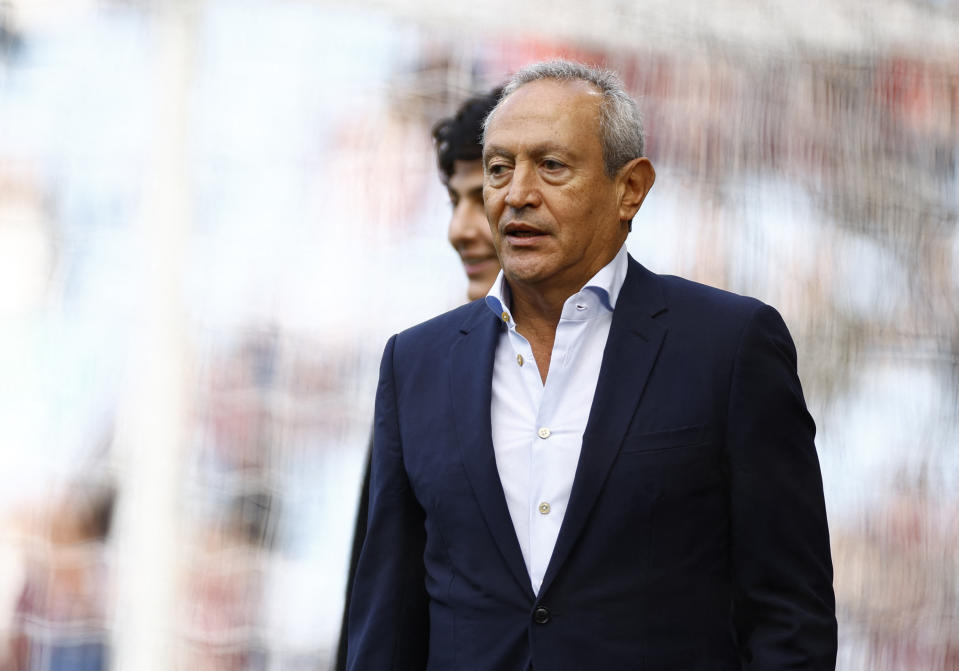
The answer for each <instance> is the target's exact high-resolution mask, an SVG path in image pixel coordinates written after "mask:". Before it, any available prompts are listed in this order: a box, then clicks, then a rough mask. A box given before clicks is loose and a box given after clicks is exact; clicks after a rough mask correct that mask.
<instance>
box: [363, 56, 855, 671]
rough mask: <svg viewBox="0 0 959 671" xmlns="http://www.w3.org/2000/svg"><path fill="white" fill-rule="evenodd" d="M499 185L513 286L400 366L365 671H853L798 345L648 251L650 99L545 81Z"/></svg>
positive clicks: (530, 96) (436, 328)
mask: <svg viewBox="0 0 959 671" xmlns="http://www.w3.org/2000/svg"><path fill="white" fill-rule="evenodd" d="M483 166H484V187H483V194H484V200H485V209H486V215H487V218H488V219H489V222H490V228H491V231H492V234H493V241H494V244H495V246H496V249H497V252H498V255H499V259H500V262H501V263H502V267H503V268H502V273H501V275H500V276H499V278H498V279H497V280H496V282H495V283H494V284H493V288H492V289H491V290H490V292H489V293H488V294H487V296H486V298H485V300H482V301H475V302H473V303H471V304H469V305H467V306H464V307H462V308H459V309H457V310H454V311H452V312H449V313H446V314H445V315H442V316H440V317H437V318H435V319H433V320H431V321H429V322H426V323H424V324H421V325H419V326H416V327H414V328H412V329H410V330H408V331H404V332H403V333H400V334H399V335H397V336H394V337H393V338H391V339H390V341H389V342H388V344H387V346H386V351H385V354H384V357H383V363H382V367H381V371H380V383H379V387H378V390H377V402H376V420H375V431H374V447H373V473H372V485H371V490H370V495H371V500H370V507H371V509H370V517H369V532H368V537H367V541H366V544H365V545H364V548H363V552H362V555H361V558H360V563H359V568H358V573H357V579H356V585H355V588H354V593H353V600H352V606H351V613H350V655H349V657H350V659H349V668H351V669H355V670H357V671H361V670H362V671H370V670H374V669H436V670H439V669H469V670H471V671H472V670H485V669H488V670H490V671H493V670H496V671H503V670H513V669H515V670H517V671H525V670H526V669H529V668H535V669H537V670H538V671H555V670H562V669H577V670H579V669H603V670H604V671H609V670H614V669H677V670H682V671H691V670H695V669H742V668H748V669H831V668H833V667H834V665H835V655H836V620H835V606H834V597H833V591H832V564H831V560H830V554H829V538H828V531H827V526H826V515H825V507H824V503H823V494H822V482H821V476H820V472H819V463H818V460H817V457H816V451H815V446H814V445H813V437H814V433H815V425H814V424H813V421H812V418H811V417H810V416H809V413H808V412H807V410H806V406H805V402H804V400H803V395H802V390H801V388H800V385H799V379H798V377H797V375H796V353H795V348H794V346H793V343H792V341H791V339H790V337H789V333H788V331H787V329H786V326H785V324H784V323H783V321H782V319H781V318H780V316H779V314H778V313H777V312H776V311H775V310H774V309H772V308H771V307H769V306H767V305H764V304H762V303H760V302H759V301H756V300H754V299H750V298H744V297H741V296H736V295H734V294H730V293H726V292H723V291H719V290H716V289H712V288H709V287H706V286H703V285H699V284H695V283H692V282H689V281H686V280H683V279H680V278H676V277H669V276H658V275H654V274H653V273H651V272H649V271H648V270H646V269H645V268H643V267H642V266H641V265H639V264H638V263H637V262H636V261H634V260H633V259H632V258H630V257H629V256H628V255H627V253H626V248H625V240H626V236H627V234H628V232H629V229H630V225H631V221H632V219H633V217H634V215H635V214H636V213H637V211H638V210H639V208H640V206H641V205H642V202H643V199H644V198H645V196H646V194H647V193H648V191H649V189H650V187H651V186H652V184H653V180H654V177H655V175H654V172H653V168H652V165H651V164H650V162H649V160H648V159H646V158H644V157H643V131H642V127H641V124H640V119H639V114H638V112H637V110H636V106H635V103H634V102H633V101H632V100H631V99H630V98H629V96H628V95H626V93H625V92H624V91H623V89H622V86H621V84H620V83H619V81H618V79H617V78H616V77H615V76H614V75H612V73H608V72H602V71H596V70H592V69H589V68H586V67H584V66H580V65H578V64H574V63H569V62H564V61H556V62H550V63H541V64H537V65H533V66H530V67H528V68H526V69H524V70H522V71H520V72H519V73H517V74H516V75H515V76H514V78H513V79H512V80H511V82H510V83H509V84H508V85H507V87H506V89H505V91H504V93H503V96H502V98H501V99H500V101H499V103H498V104H497V106H496V108H495V109H494V110H493V112H492V113H491V114H490V116H489V118H488V119H487V122H486V129H485V135H484V149H483Z"/></svg>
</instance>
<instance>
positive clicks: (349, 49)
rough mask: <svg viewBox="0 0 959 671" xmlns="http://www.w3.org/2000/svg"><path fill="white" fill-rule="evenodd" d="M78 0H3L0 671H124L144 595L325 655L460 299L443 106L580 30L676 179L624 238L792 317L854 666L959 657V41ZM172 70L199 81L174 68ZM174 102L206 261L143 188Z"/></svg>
mask: <svg viewBox="0 0 959 671" xmlns="http://www.w3.org/2000/svg"><path fill="white" fill-rule="evenodd" d="M66 4H67V5H70V8H69V12H68V15H69V16H68V18H69V21H70V22H71V23H70V24H69V25H67V24H66V23H64V22H62V21H59V20H57V19H56V18H50V17H46V18H45V19H44V20H40V19H35V20H34V21H33V22H31V21H28V20H26V19H27V18H29V16H28V15H30V12H29V11H26V10H24V9H23V8H24V6H25V5H24V3H14V2H11V0H0V285H2V286H3V287H4V290H3V291H0V380H2V381H3V382H2V383H0V427H3V429H2V434H3V435H2V436H0V472H2V473H4V475H5V478H4V492H2V493H0V669H2V670H3V671H7V670H8V669H9V670H10V671H14V670H16V671H20V670H26V669H30V670H37V671H40V670H42V671H75V670H76V671H80V670H83V671H86V670H88V669H89V670H94V669H106V668H110V667H111V665H112V666H113V668H123V665H122V662H121V661H118V660H122V659H128V658H129V657H126V656H125V655H128V654H129V650H130V649H135V648H136V647H137V645H138V639H137V638H136V636H137V635H138V634H137V631H139V630H134V629H132V628H130V626H128V625H130V622H131V621H132V620H131V619H130V618H128V617H127V615H128V614H129V613H130V612H131V609H136V608H137V607H138V606H139V605H140V604H141V603H148V602H149V603H151V604H154V605H153V606H151V608H153V610H152V611H151V612H152V613H153V615H151V617H154V618H155V621H153V626H154V627H155V631H156V632H157V636H160V637H162V640H163V641H164V645H163V646H162V647H163V649H164V650H165V651H166V654H167V655H168V657H167V658H166V660H165V662H166V663H169V666H167V667H162V666H160V667H158V668H191V669H194V670H195V671H219V670H228V669H229V670H234V669H235V670H246V669H250V670H253V669H316V668H327V667H328V665H329V664H330V663H331V658H332V654H333V649H334V646H335V639H336V636H337V634H338V630H339V625H340V614H341V609H342V601H343V589H344V584H345V579H346V572H347V563H348V555H349V545H350V539H351V534H352V529H353V521H354V519H353V516H354V514H355V511H356V504H357V501H358V499H359V492H360V479H361V473H362V469H363V461H364V458H365V450H366V447H367V443H368V438H369V428H370V418H371V416H372V399H373V392H374V387H375V379H376V367H377V363H378V360H379V354H380V352H381V349H382V346H383V343H384V342H385V340H386V338H387V337H388V336H389V335H390V334H391V333H393V332H395V331H397V330H399V329H401V328H404V327H406V326H408V325H410V324H412V323H415V322H417V321H420V320H422V319H423V318H426V317H428V316H430V315H432V314H435V313H437V312H439V311H441V310H444V309H447V308H449V307H452V306H454V305H456V304H458V303H459V302H460V301H461V300H462V298H463V296H464V295H465V292H466V281H465V279H464V278H463V277H462V269H461V267H460V265H459V263H458V262H457V260H456V258H455V255H454V253H453V251H452V250H450V249H449V246H448V243H447V241H446V238H445V235H446V225H447V222H448V220H449V218H450V210H449V207H448V204H447V203H448V200H449V198H448V195H447V193H446V189H445V188H444V187H443V185H442V184H441V182H440V179H439V173H438V172H437V168H436V166H435V159H434V153H433V152H434V149H433V146H432V144H431V135H430V131H431V128H432V127H433V124H434V123H435V122H436V121H437V120H438V119H440V118H442V117H445V116H448V115H450V114H451V113H452V112H453V111H454V110H455V109H456V107H457V106H458V105H459V104H460V103H461V102H462V101H463V100H464V99H465V98H467V97H468V96H469V95H471V94H474V93H477V92H480V91H486V90H489V89H490V88H491V87H492V86H494V85H496V84H498V83H500V82H501V81H502V80H503V79H504V78H505V76H506V75H507V74H508V73H509V72H511V71H512V70H514V69H515V68H517V67H518V66H520V65H522V64H524V63H527V62H529V61H533V60H539V59H542V58H544V57H548V56H552V55H560V54H561V55H564V56H567V57H572V58H578V59H581V60H584V61H589V62H602V63H606V64H607V65H609V66H610V67H612V68H614V69H616V70H618V71H619V72H620V73H621V74H622V75H623V78H624V80H625V82H626V84H627V86H628V87H629V88H630V89H631V90H632V92H633V93H634V94H635V95H636V97H637V98H638V99H639V101H640V103H641V105H642V107H643V109H644V110H645V116H646V125H647V128H648V129H649V143H648V151H649V155H650V157H651V159H652V161H653V163H654V164H655V165H656V168H657V172H658V173H659V174H660V179H659V180H658V182H657V185H656V187H655V188H654V190H653V192H652V193H651V195H650V197H649V199H648V202H647V205H644V208H643V210H642V213H641V215H640V217H639V218H638V220H637V222H636V225H635V228H634V232H633V233H632V234H631V236H630V241H629V242H628V245H629V249H630V252H631V253H632V254H633V255H634V256H635V257H636V258H638V259H639V260H641V261H642V262H643V263H644V264H645V265H647V266H648V267H650V268H652V269H653V270H655V271H657V272H666V273H675V274H678V275H683V276H686V277H690V278H692V279H695V280H699V281H703V282H706V283H709V284H713V285H715V286H720V287H723V288H727V289H730V290H733V291H737V292H740V293H746V294H751V295H754V296H757V297H759V298H761V299H763V300H766V301H768V302H771V303H773V304H776V305H777V306H779V307H780V308H781V310H782V312H783V315H784V318H785V319H786V321H787V323H788V324H789V327H790V330H791V331H792V333H793V334H794V336H795V338H796V342H797V348H798V350H799V360H800V366H801V369H800V375H801V378H802V381H803V386H804V390H805V393H806V397H807V402H808V403H809V406H810V409H811V411H812V414H813V416H814V417H815V418H816V420H817V424H818V425H819V434H818V440H817V445H818V448H819V450H820V459H821V461H822V464H823V475H824V480H825V487H826V501H827V508H828V511H829V515H830V524H831V529H832V541H833V560H834V564H835V572H836V580H835V586H836V593H837V600H838V606H839V623H840V666H839V668H842V669H869V670H870V671H872V670H876V671H882V670H886V669H888V670H893V669H909V670H912V669H928V670H948V669H959V563H957V561H959V560H957V557H959V496H957V494H956V492H957V491H959V482H957V480H959V365H957V363H959V233H957V222H959V169H957V168H959V166H957V163H959V51H954V52H952V53H938V52H935V51H932V52H930V51H924V50H923V49H922V36H919V35H917V36H913V37H912V42H911V43H904V44H902V45H900V46H899V47H898V48H893V47H889V46H882V47H881V48H880V47H877V48H876V49H874V50H872V51H869V50H866V51H862V50H857V51H851V50H850V51H849V52H843V51H841V50H840V51H836V50H832V51H830V50H817V49H811V48H804V47H803V46H802V45H797V46H795V47H793V48H787V49H783V50H781V51H777V52H775V53H772V52H768V51H758V47H754V46H750V44H748V42H744V43H742V44H740V45H738V46H737V45H736V44H735V42H734V41H730V40H725V39H721V36H718V37H717V40H716V41H715V43H712V44H704V43H696V44H691V43H686V42H683V39H682V37H676V38H675V40H676V44H675V46H676V48H674V49H660V48H655V49H653V48H644V47H642V46H640V45H637V46H636V48H635V49H633V50H624V49H621V48H617V49H611V48H607V47H604V46H603V45H601V44H600V45H597V44H595V43H592V42H590V43H586V42H585V41H578V40H577V39H576V38H575V34H576V32H575V30H572V31H571V32H570V35H572V36H570V35H566V36H564V37H562V38H558V37H547V36H543V35H515V36H512V37H502V36H500V35H496V36H492V35H483V34H471V33H469V34H468V33H467V31H466V30H465V29H464V28H463V27H461V26H460V27H457V26H451V27H449V29H448V30H445V31H444V30H436V27H435V26H430V25H427V24H422V23H417V22H416V21H414V20H409V19H401V18H396V17H390V16H387V15H383V14H379V13H377V14H374V13H370V12H364V11H362V10H349V11H348V10H346V9H344V8H340V9H337V8H336V7H334V6H332V5H329V3H325V4H324V3H316V4H310V3H300V4H298V5H297V4H296V3H285V4H284V3H280V4H277V3H268V2H253V3H245V5H244V7H243V8H242V9H239V8H237V7H235V6H233V5H232V4H231V3H228V2H213V1H210V2H207V3H197V7H202V9H197V11H196V12H195V13H190V14H189V16H186V17H185V18H184V17H182V16H178V15H177V16H174V17H172V18H170V17H168V16H166V15H165V14H164V12H162V11H159V10H156V9H154V10H148V9H147V8H146V6H147V5H149V3H136V2H103V3H93V2H91V3H88V4H84V3H73V4H71V3H66ZM185 4H188V3H185ZM880 4H882V3H880ZM291 5H295V6H291ZM947 5H948V3H946V5H944V9H943V10H942V11H943V12H947V14H944V17H945V18H944V19H943V20H950V21H953V22H955V24H956V25H957V26H959V17H956V16H955V15H954V12H953V14H948V12H950V11H953V10H951V9H950V6H947ZM65 20H66V19H64V21H65ZM169 30H173V31H174V33H175V34H176V35H177V38H176V39H175V40H172V41H170V40H169V38H168V35H169ZM165 31H166V32H165ZM183 44H186V45H189V48H188V49H187V50H186V53H182V52H181V51H179V50H180V49H181V47H182V45H183ZM171 45H173V46H171ZM177 45H180V46H177ZM168 49H170V50H172V53H171V52H170V51H167V50H168ZM171 56H176V57H178V58H173V60H172V61H171V60H170V59H171ZM171 62H172V65H170V63H171ZM158 63H161V64H165V65H164V67H167V66H169V67H173V68H182V70H183V71H184V72H183V73H181V74H183V75H184V76H182V77H173V78H171V79H170V80H169V81H171V82H173V83H172V84H171V85H172V86H180V87H183V88H182V89H181V90H177V91H169V90H164V89H153V88H151V86H153V84H151V82H154V81H156V80H154V79H153V75H154V74H155V72H156V70H155V68H156V67H157V64H158ZM320 63H322V64H323V66H320V65H318V64H320ZM167 81H168V80H165V79H161V80H160V82H161V83H160V84H156V86H157V87H159V86H160V85H161V84H162V85H164V86H165V85H166V84H163V82H167ZM177 96H180V98H182V99H185V100H187V101H189V102H188V104H187V105H186V106H185V108H184V109H168V107H165V106H164V104H163V101H164V100H165V99H168V98H171V97H172V98H177ZM169 124H173V125H177V127H181V126H182V128H183V132H182V133H181V134H180V135H179V136H177V137H180V139H181V141H182V143H183V147H182V152H181V154H182V156H181V158H182V159H183V163H182V165H179V164H178V167H177V168H176V170H178V171H180V172H182V173H183V184H181V185H180V186H179V187H177V188H178V189H179V194H180V196H182V197H183V199H184V202H186V203H187V204H188V206H187V208H186V209H187V212H186V215H185V216H186V218H187V221H188V223H189V225H186V224H184V230H185V231H186V233H185V235H184V237H183V238H171V239H169V240H167V241H168V242H170V244H173V245H175V246H176V247H175V248H176V249H177V250H178V257H177V258H179V259H180V262H179V265H175V264H173V262H172V261H171V262H170V264H165V263H163V262H162V259H161V262H157V260H156V259H155V258H154V257H152V256H151V255H150V254H149V249H150V247H151V245H153V244H154V243H155V241H156V238H155V237H154V236H160V237H162V236H164V235H172V233H170V231H168V230H167V229H166V228H165V227H164V226H162V224H159V225H158V224H157V223H155V220H153V219H151V218H149V217H148V216H147V213H145V212H144V211H143V202H142V201H143V198H144V195H143V194H144V192H145V190H146V189H147V187H148V186H149V184H150V183H151V180H152V179H153V178H154V175H155V174H156V173H155V172H154V169H155V168H156V165H155V163H156V162H157V161H158V160H159V159H158V158H157V156H156V155H154V153H152V152H153V151H154V149H153V148H151V146H150V145H149V143H148V142H147V141H146V140H145V138H148V137H149V136H150V135H151V134H152V133H154V131H155V130H156V129H157V127H159V126H164V127H165V125H169ZM157 228H159V229H161V230H159V231H157V230H156V229H157ZM164 239H165V240H166V238H164ZM157 276H168V277H170V278H171V279H172V281H173V286H174V287H175V290H174V291H172V292H171V294H170V300H171V301H173V304H174V305H175V306H176V310H175V314H177V315H178V319H179V320H180V321H178V322H177V323H175V324H171V325H170V326H169V330H170V333H169V336H170V339H171V340H172V341H174V342H176V343H179V345H178V349H176V350H175V351H174V355H175V357H176V359H177V361H178V362H179V364H180V366H179V367H178V368H177V369H176V370H178V371H184V373H183V376H182V377H183V379H179V378H178V379H177V380H176V381H175V386H176V387H177V388H178V389H182V390H183V391H182V403H180V404H176V405H175V407H176V408H180V410H178V411H177V413H178V414H177V413H174V414H173V415H170V416H172V417H174V418H175V419H176V421H178V422H179V423H180V424H181V426H180V427H179V430H178V432H175V433H174V435H178V436H181V437H182V443H183V444H182V445H178V446H177V448H176V449H173V448H172V447H171V449H170V451H169V456H168V458H169V464H168V466H169V468H170V469H171V470H170V472H171V473H174V474H175V480H174V482H175V483H176V485H175V486H176V491H175V492H173V493H172V496H171V497H170V499H171V500H172V501H175V505H171V506H167V507H164V508H163V509H162V510H159V511H157V510H154V509H147V508H144V507H140V506H142V505H144V504H142V503H139V501H140V500H141V499H139V498H137V497H136V496H134V495H133V494H136V492H135V491H131V488H132V487H134V486H137V485H134V484H131V478H130V472H131V470H132V467H131V463H135V460H138V459H142V458H144V455H142V454H140V453H138V446H137V445H138V444H137V436H136V435H131V433H130V430H129V426H130V407H131V404H133V401H135V399H132V398H131V396H132V395H135V392H131V390H136V389H137V387H136V385H135V384H132V382H131V381H132V380H135V379H136V377H137V375H138V373H139V370H138V368H137V366H138V365H139V364H138V362H142V361H143V360H144V359H143V357H152V356H153V353H152V352H147V353H144V352H143V351H142V347H141V346H142V344H143V343H144V342H148V341H145V340H143V339H142V338H141V335H140V334H141V330H142V329H143V328H144V324H149V323H150V322H149V319H147V318H146V317H145V315H147V314H149V313H150V311H151V305H149V304H144V303H143V301H142V300H141V297H142V296H143V295H145V294H144V287H146V286H147V283H148V282H149V281H150V280H151V278H155V277H157ZM147 295H149V294H147ZM164 355H165V356H166V355H169V352H167V353H166V354H164ZM137 426H141V427H142V426H143V424H137ZM168 428H169V427H164V426H157V427H156V430H157V431H158V432H164V435H166V433H165V432H166V431H167V430H168ZM151 458H158V459H160V461H158V462H157V463H160V464H164V463H166V462H164V461H163V459H164V458H165V457H164V456H163V455H159V456H157V455H151ZM131 460H133V461H131ZM151 463H152V462H151ZM158 477H159V474H158ZM144 516H146V517H144ZM143 519H150V520H154V519H164V520H167V521H168V523H169V525H170V529H172V531H171V532H170V533H171V534H172V537H174V538H175V539H176V543H175V547H174V548H172V549H171V551H170V553H169V556H166V555H165V556H164V557H156V558H155V560H156V561H155V563H150V564H149V566H151V567H152V566H158V567H159V569H157V570H154V569H152V568H147V567H144V568H142V569H141V568H138V567H137V566H131V557H139V556H141V555H139V554H137V552H138V548H140V547H141V546H140V545H139V543H141V541H140V540H139V539H140V538H141V537H142V536H141V534H140V533H138V531H137V529H138V526H137V525H138V524H143V522H142V521H141V520H143ZM151 523H152V522H151ZM141 531H142V530H141ZM147 533H149V529H148V530H147ZM158 533H159V532H158ZM157 581H159V582H160V585H159V590H160V591H161V592H164V593H166V594H167V597H168V602H162V603H161V602H156V603H159V605H156V603H155V602H154V601H151V600H148V599H146V598H145V597H143V595H144V594H147V593H151V594H152V593H153V592H150V589H151V586H152V587H156V583H157ZM152 598H153V597H150V599H152ZM164 604H166V605H164Z"/></svg>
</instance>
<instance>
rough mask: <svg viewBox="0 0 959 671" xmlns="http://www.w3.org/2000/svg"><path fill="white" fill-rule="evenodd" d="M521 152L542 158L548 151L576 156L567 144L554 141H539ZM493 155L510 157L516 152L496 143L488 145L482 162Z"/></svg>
mask: <svg viewBox="0 0 959 671" xmlns="http://www.w3.org/2000/svg"><path fill="white" fill-rule="evenodd" d="M523 152H524V153H526V154H529V155H530V156H532V157H533V158H542V157H543V156H545V155H546V154H550V153H558V154H560V155H563V156H570V157H574V158H575V156H576V154H575V153H574V152H573V151H571V150H570V148H569V147H568V146H567V145H564V144H558V143H556V142H541V143H540V144H536V145H533V146H531V147H525V148H523ZM494 156H502V157H504V158H510V159H512V158H515V157H516V154H515V153H514V152H512V151H510V150H509V149H506V148H505V147H501V146H498V145H489V146H488V147H487V148H486V149H484V150H483V162H484V163H485V162H486V161H488V160H489V159H491V158H492V157H494Z"/></svg>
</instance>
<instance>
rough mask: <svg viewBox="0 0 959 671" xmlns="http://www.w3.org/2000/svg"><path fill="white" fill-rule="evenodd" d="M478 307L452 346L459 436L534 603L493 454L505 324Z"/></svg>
mask: <svg viewBox="0 0 959 671" xmlns="http://www.w3.org/2000/svg"><path fill="white" fill-rule="evenodd" d="M474 305H475V309H472V310H470V311H469V312H470V314H469V315H468V316H467V318H466V319H465V320H464V321H463V324H462V325H461V327H460V334H461V335H460V337H459V338H458V339H457V340H455V341H454V343H453V345H452V346H451V348H450V362H451V363H450V384H451V386H450V397H451V399H452V404H453V413H454V416H455V419H456V432H457V438H458V442H459V447H460V453H461V458H462V460H463V467H464V469H465V471H466V476H467V478H468V479H469V482H470V486H471V487H472V490H473V495H474V497H475V498H476V501H477V503H478V504H479V508H480V511H481V513H482V515H483V518H484V519H485V521H486V526H487V528H488V529H489V532H490V535H491V536H492V538H493V540H494V541H495V543H496V545H497V547H498V549H499V551H500V554H501V555H502V557H503V561H504V562H505V563H506V565H507V567H508V568H509V571H510V573H511V574H512V575H513V577H514V579H515V580H516V582H517V584H518V585H519V587H520V589H521V590H523V593H524V594H526V595H527V597H528V598H529V600H530V601H532V600H533V587H532V584H531V583H530V579H529V573H528V572H527V570H526V563H525V562H524V561H523V552H522V550H521V549H520V547H519V541H518V540H517V539H516V530H515V529H514V528H513V521H512V518H510V515H509V509H508V508H507V505H506V495H505V494H504V492H503V485H502V484H501V483H500V479H499V472H498V471H497V470H496V457H495V454H494V452H493V438H492V426H491V423H490V403H491V400H492V386H493V357H494V355H495V352H496V344H497V342H498V340H499V335H500V330H501V329H502V328H503V326H502V322H500V321H499V320H498V319H497V318H496V316H495V315H493V314H492V313H491V312H490V310H489V309H488V308H487V307H486V305H485V304H484V302H483V301H477V302H476V303H475V304H474Z"/></svg>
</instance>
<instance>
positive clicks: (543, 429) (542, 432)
mask: <svg viewBox="0 0 959 671" xmlns="http://www.w3.org/2000/svg"><path fill="white" fill-rule="evenodd" d="M536 433H537V434H539V437H540V438H542V439H543V440H546V439H547V438H549V434H550V430H549V429H547V428H546V427H545V426H544V427H541V428H540V430H539V431H537V432H536Z"/></svg>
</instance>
